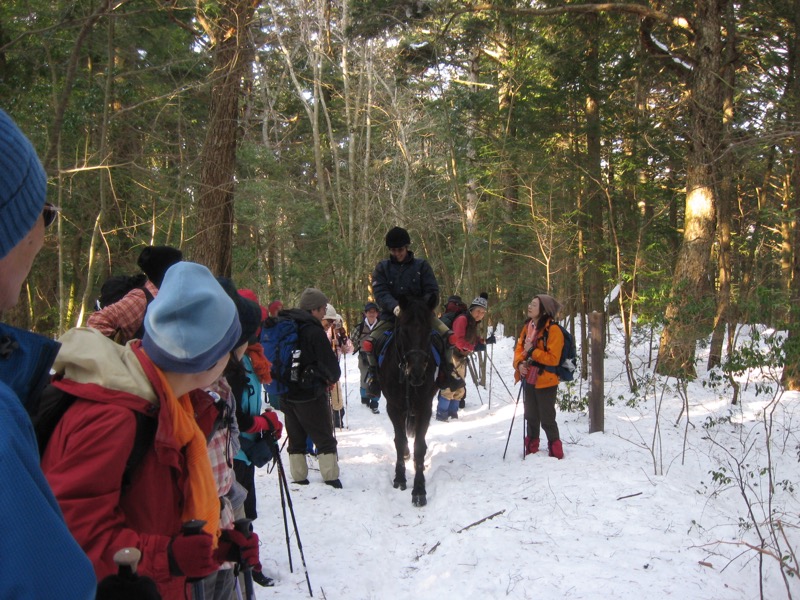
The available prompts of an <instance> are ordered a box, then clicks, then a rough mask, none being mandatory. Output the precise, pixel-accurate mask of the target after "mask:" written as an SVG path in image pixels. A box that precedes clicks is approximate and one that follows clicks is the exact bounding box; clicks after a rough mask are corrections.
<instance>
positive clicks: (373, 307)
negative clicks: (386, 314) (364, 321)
mask: <svg viewBox="0 0 800 600" xmlns="http://www.w3.org/2000/svg"><path fill="white" fill-rule="evenodd" d="M370 310H377V311H378V312H381V309H380V308H378V305H377V304H375V303H374V302H367V303H366V304H365V305H364V312H367V311H370Z"/></svg>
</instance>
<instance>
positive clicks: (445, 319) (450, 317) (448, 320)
mask: <svg viewBox="0 0 800 600" xmlns="http://www.w3.org/2000/svg"><path fill="white" fill-rule="evenodd" d="M465 312H467V309H466V307H464V308H463V309H462V308H459V309H458V310H457V311H454V312H446V313H444V314H443V315H442V316H441V317H439V320H440V321H441V322H442V323H444V324H445V325H447V328H448V329H452V328H453V321H455V320H456V317H457V316H458V315H463V314H464V313H465Z"/></svg>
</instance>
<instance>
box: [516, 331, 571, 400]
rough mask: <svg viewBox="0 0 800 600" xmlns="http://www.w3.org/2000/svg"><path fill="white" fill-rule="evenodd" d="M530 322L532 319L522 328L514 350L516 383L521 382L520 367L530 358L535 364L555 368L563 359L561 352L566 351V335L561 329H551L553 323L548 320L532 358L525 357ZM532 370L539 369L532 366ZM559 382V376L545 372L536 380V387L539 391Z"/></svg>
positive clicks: (538, 337)
mask: <svg viewBox="0 0 800 600" xmlns="http://www.w3.org/2000/svg"><path fill="white" fill-rule="evenodd" d="M529 322H530V319H529V320H528V321H525V324H524V325H523V326H522V331H520V333H519V337H518V338H517V345H516V347H515V348H514V381H519V380H520V374H519V365H520V363H521V362H522V361H524V360H525V359H526V358H530V359H531V361H533V362H537V363H541V364H543V365H548V366H551V367H555V366H557V365H558V361H559V360H560V359H561V351H562V350H563V349H564V334H562V333H561V329H560V328H558V327H551V325H552V323H553V321H552V320H551V319H548V320H547V323H546V324H545V326H544V330H543V333H540V334H539V335H538V336H537V338H536V341H535V342H534V344H533V352H531V355H530V357H527V356H525V336H526V335H527V333H528V323H529ZM544 334H546V336H547V349H545V346H544ZM531 368H534V369H535V368H537V367H535V366H531ZM558 382H559V379H558V375H556V374H555V373H551V372H550V371H545V370H543V371H542V372H541V373H539V377H538V378H537V379H536V385H535V387H536V388H537V389H538V388H548V387H553V386H554V385H558Z"/></svg>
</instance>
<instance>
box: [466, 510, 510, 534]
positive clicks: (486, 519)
mask: <svg viewBox="0 0 800 600" xmlns="http://www.w3.org/2000/svg"><path fill="white" fill-rule="evenodd" d="M504 512H506V509H505V508H504V509H503V510H499V511H497V512H496V513H494V514H493V515H489V516H488V517H483V518H482V519H481V520H480V521H475V522H474V523H471V524H470V525H467V526H466V527H462V528H461V529H459V530H458V531H456V533H461V532H462V531H466V530H467V529H471V528H472V527H475V526H476V525H480V524H481V523H483V522H484V521H488V520H489V519H494V518H495V517H496V516H498V515H502V514H503V513H504Z"/></svg>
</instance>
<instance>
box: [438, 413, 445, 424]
mask: <svg viewBox="0 0 800 600" xmlns="http://www.w3.org/2000/svg"><path fill="white" fill-rule="evenodd" d="M447 419H448V415H447V413H444V414H441V413H438V412H437V413H436V420H437V421H441V422H442V423H447Z"/></svg>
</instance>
